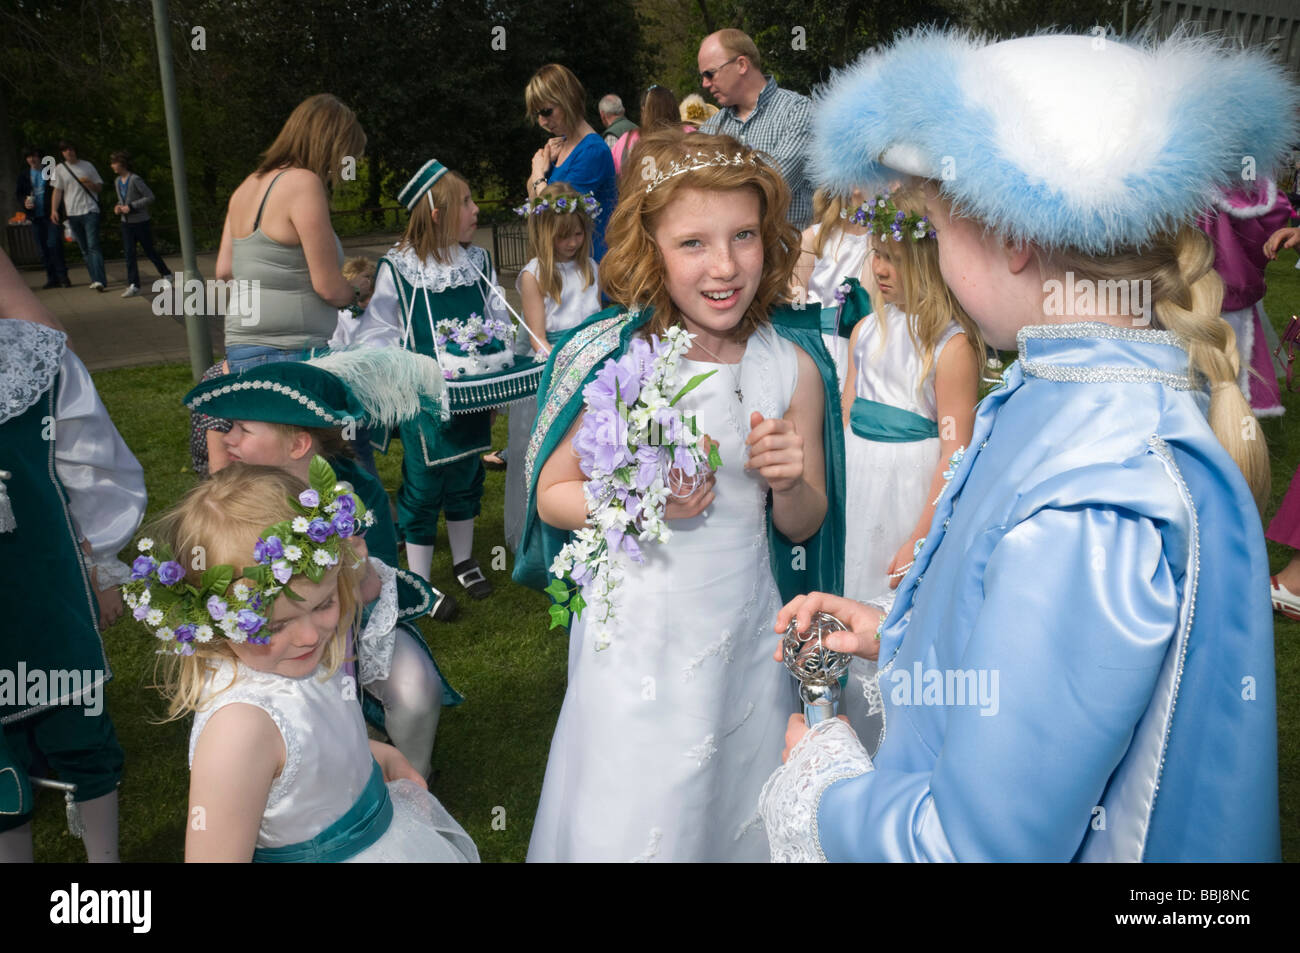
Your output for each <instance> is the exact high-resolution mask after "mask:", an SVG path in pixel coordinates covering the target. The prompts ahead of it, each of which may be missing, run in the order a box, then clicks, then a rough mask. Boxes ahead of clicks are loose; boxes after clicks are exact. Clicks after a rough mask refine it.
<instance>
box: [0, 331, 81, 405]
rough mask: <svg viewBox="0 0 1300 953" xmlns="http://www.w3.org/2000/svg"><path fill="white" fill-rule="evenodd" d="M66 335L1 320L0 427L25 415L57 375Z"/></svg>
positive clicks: (60, 332)
mask: <svg viewBox="0 0 1300 953" xmlns="http://www.w3.org/2000/svg"><path fill="white" fill-rule="evenodd" d="M67 341H68V338H67V335H65V334H64V333H63V332H62V331H56V330H54V329H53V328H48V327H46V326H45V325H43V324H36V323H34V322H32V321H20V320H14V319H6V320H0V424H3V423H7V422H8V421H10V420H12V419H13V418H14V417H17V416H19V415H20V414H23V413H25V412H26V411H27V410H28V409H29V408H30V407H31V406H32V405H33V404H35V403H36V402H37V401H38V400H40V399H41V395H42V394H44V393H45V392H46V391H47V390H49V389H50V385H51V384H52V383H53V381H54V376H55V375H56V374H58V373H59V362H60V361H61V360H63V350H64V348H65V347H66V346H67Z"/></svg>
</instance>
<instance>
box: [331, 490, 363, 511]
mask: <svg viewBox="0 0 1300 953" xmlns="http://www.w3.org/2000/svg"><path fill="white" fill-rule="evenodd" d="M334 502H335V503H337V504H338V505H339V508H338V512H339V515H340V516H351V515H352V514H353V513H355V512H356V511H357V501H356V500H354V499H353V498H352V494H351V493H344V494H343V495H342V496H340V497H339V498H338V499H337V500H335V501H334Z"/></svg>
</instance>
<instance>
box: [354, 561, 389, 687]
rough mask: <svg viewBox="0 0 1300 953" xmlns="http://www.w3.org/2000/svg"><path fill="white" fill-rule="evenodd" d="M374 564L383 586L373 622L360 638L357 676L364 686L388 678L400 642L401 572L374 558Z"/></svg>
mask: <svg viewBox="0 0 1300 953" xmlns="http://www.w3.org/2000/svg"><path fill="white" fill-rule="evenodd" d="M370 565H371V566H372V567H374V570H375V572H376V573H378V574H379V578H380V581H381V582H382V583H383V585H382V586H381V588H380V590H379V598H378V599H376V600H375V607H374V609H372V610H371V611H370V620H369V621H368V622H367V623H366V627H365V628H364V629H362V630H361V637H360V638H359V639H357V673H358V675H359V677H360V680H361V684H362V685H369V684H370V683H371V682H374V681H378V680H381V679H385V678H387V677H388V675H389V672H390V671H391V670H392V667H393V644H394V643H395V642H396V640H397V631H396V626H397V570H396V569H394V568H392V567H391V566H389V565H387V564H385V563H384V562H383V561H382V560H380V559H378V558H376V557H374V556H371V557H370Z"/></svg>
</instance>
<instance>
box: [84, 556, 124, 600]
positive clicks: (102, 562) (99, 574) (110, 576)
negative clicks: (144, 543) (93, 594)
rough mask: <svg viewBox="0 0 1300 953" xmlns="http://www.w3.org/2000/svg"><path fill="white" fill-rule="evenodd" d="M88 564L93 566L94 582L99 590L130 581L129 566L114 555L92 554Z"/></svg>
mask: <svg viewBox="0 0 1300 953" xmlns="http://www.w3.org/2000/svg"><path fill="white" fill-rule="evenodd" d="M90 565H91V566H93V567H94V568H95V583H96V585H98V586H99V591H100V592H103V591H104V590H105V589H112V588H113V587H114V586H120V585H122V583H124V582H130V581H131V567H130V566H128V565H127V564H126V563H124V562H122V560H120V559H118V558H117V557H116V556H110V555H104V556H93V557H91V559H90Z"/></svg>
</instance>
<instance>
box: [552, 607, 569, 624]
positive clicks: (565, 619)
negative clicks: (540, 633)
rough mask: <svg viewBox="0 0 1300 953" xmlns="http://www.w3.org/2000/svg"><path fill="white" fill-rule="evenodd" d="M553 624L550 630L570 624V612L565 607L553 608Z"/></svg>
mask: <svg viewBox="0 0 1300 953" xmlns="http://www.w3.org/2000/svg"><path fill="white" fill-rule="evenodd" d="M550 612H551V624H550V625H549V626H547V628H548V629H554V628H558V627H561V626H567V625H568V624H569V610H568V609H566V608H564V606H551V608H550Z"/></svg>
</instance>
